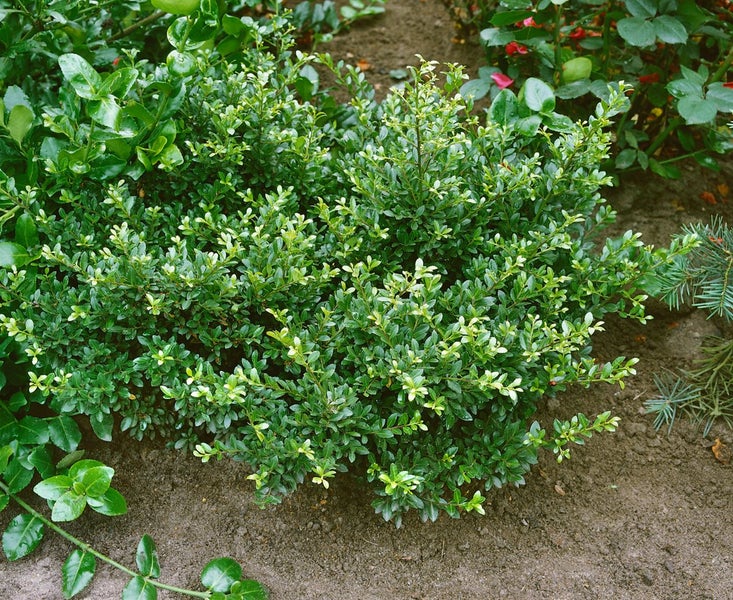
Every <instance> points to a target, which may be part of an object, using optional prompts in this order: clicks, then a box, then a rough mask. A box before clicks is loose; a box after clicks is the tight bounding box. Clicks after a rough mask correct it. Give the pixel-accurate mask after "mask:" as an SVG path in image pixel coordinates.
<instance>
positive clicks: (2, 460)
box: [0, 446, 13, 473]
mask: <svg viewBox="0 0 733 600" xmlns="http://www.w3.org/2000/svg"><path fill="white" fill-rule="evenodd" d="M11 456H13V448H12V447H10V446H3V447H2V448H0V473H4V472H5V469H7V468H8V461H9V460H10V457H11Z"/></svg>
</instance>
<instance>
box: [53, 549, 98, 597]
mask: <svg viewBox="0 0 733 600" xmlns="http://www.w3.org/2000/svg"><path fill="white" fill-rule="evenodd" d="M96 568H97V561H96V560H95V558H94V556H92V555H91V554H89V553H88V552H84V551H83V550H80V549H79V548H77V549H76V550H74V551H73V552H72V553H71V554H69V558H67V559H66V562H64V566H63V567H62V568H61V591H62V592H63V594H64V598H67V599H68V598H71V597H73V596H75V595H76V594H78V593H79V592H81V591H82V590H83V589H84V588H85V587H86V586H88V585H89V583H90V582H91V581H92V579H93V578H94V572H95V570H96Z"/></svg>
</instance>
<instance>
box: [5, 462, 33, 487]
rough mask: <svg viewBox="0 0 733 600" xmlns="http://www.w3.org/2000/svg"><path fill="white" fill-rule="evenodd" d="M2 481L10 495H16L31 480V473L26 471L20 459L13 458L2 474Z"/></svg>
mask: <svg viewBox="0 0 733 600" xmlns="http://www.w3.org/2000/svg"><path fill="white" fill-rule="evenodd" d="M3 479H4V480H5V483H6V484H7V486H8V490H9V491H10V493H11V494H17V493H18V492H19V491H21V490H22V489H24V488H25V487H26V486H27V485H28V484H29V483H30V482H31V479H33V471H31V470H29V469H26V468H25V467H24V466H23V463H22V462H21V460H20V459H18V458H15V459H13V460H11V461H10V464H8V466H7V467H6V469H5V472H4V473H3Z"/></svg>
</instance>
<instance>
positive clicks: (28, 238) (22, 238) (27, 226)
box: [15, 212, 38, 248]
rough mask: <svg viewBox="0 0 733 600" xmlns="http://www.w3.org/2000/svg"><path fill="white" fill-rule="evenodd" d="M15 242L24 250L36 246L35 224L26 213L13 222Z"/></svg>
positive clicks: (36, 230) (36, 232)
mask: <svg viewBox="0 0 733 600" xmlns="http://www.w3.org/2000/svg"><path fill="white" fill-rule="evenodd" d="M15 241H16V242H17V243H19V244H20V245H21V246H25V247H26V248H29V247H31V246H36V245H38V229H37V228H36V222H35V220H34V219H33V217H32V216H31V215H30V214H28V213H27V212H25V213H23V214H22V215H20V216H19V217H18V220H17V221H16V222H15Z"/></svg>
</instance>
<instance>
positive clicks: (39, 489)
mask: <svg viewBox="0 0 733 600" xmlns="http://www.w3.org/2000/svg"><path fill="white" fill-rule="evenodd" d="M73 484H74V480H73V479H72V478H71V477H69V476H68V475H54V476H53V477H49V478H48V479H44V480H43V481H40V482H39V483H37V484H36V485H35V486H34V487H33V491H34V492H35V493H36V494H38V495H39V496H40V497H41V498H45V499H46V500H53V501H55V500H58V499H59V498H61V496H63V495H64V494H65V493H66V492H68V491H69V490H70V489H71V486H72V485H73Z"/></svg>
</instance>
